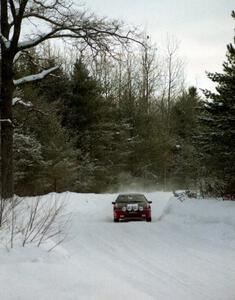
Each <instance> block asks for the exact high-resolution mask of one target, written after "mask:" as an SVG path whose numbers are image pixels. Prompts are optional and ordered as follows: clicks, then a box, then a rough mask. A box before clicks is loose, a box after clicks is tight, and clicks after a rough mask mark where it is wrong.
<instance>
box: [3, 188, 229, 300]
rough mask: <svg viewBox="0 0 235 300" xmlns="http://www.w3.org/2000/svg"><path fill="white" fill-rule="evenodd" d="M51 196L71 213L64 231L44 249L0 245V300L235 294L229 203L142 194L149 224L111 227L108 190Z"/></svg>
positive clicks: (190, 298) (140, 299) (202, 298)
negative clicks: (51, 246) (65, 233)
mask: <svg viewBox="0 0 235 300" xmlns="http://www.w3.org/2000/svg"><path fill="white" fill-rule="evenodd" d="M52 196H53V197H54V198H55V199H58V200H59V201H61V200H65V201H66V202H67V204H68V205H67V208H66V209H67V211H66V212H67V213H70V212H72V214H73V217H72V224H71V228H70V233H69V236H68V238H67V240H66V241H65V243H63V244H62V245H60V246H58V247H57V248H56V249H55V250H54V251H53V252H49V253H48V252H47V251H46V248H44V247H42V248H35V247H33V246H28V247H27V248H26V249H24V250H22V249H21V248H16V249H13V250H11V251H7V250H6V249H5V248H4V245H1V248H0V265H1V268H0V299H1V300H32V299H34V300H39V299H43V300H53V299H56V300H64V299H66V300H67V299H72V300H77V299H81V300H88V299H89V300H106V299H107V300H109V299H112V300H123V299H128V300H150V299H152V300H154V299H155V300H156V299H158V300H169V299H174V300H182V299H187V300H222V299H223V300H234V299H235V285H234V281H235V243H234V241H235V233H234V226H235V221H234V219H235V218H234V215H235V202H226V201H216V200H214V201H212V200H196V199H188V200H186V201H184V202H180V201H178V200H177V199H175V198H174V197H171V194H169V193H163V192H156V193H148V194H146V196H147V198H148V199H149V200H152V201H153V203H152V210H153V222H152V223H147V222H123V223H117V224H116V223H113V221H112V204H111V202H112V201H113V200H114V199H115V197H116V196H117V195H116V194H102V195H96V194H75V193H63V194H50V195H48V196H45V197H44V200H45V201H46V200H48V199H49V198H50V199H51V197H52ZM52 242H53V241H52ZM45 247H46V246H45ZM12 287H14V288H12Z"/></svg>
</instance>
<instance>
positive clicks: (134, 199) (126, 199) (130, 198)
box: [116, 195, 147, 203]
mask: <svg viewBox="0 0 235 300" xmlns="http://www.w3.org/2000/svg"><path fill="white" fill-rule="evenodd" d="M146 201H147V200H146V198H145V196H144V195H119V196H118V197H117V199H116V203H142V202H146Z"/></svg>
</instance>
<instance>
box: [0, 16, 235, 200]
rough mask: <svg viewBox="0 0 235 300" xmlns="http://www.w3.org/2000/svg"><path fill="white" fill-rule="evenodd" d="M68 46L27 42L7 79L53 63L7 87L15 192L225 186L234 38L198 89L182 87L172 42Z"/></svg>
mask: <svg viewBox="0 0 235 300" xmlns="http://www.w3.org/2000/svg"><path fill="white" fill-rule="evenodd" d="M233 17H235V16H234V13H233ZM101 25H102V24H100V23H97V26H101ZM94 26H96V25H94ZM97 28H98V27H97ZM107 30H111V29H107ZM115 34H116V32H114V33H113V35H114V36H115ZM41 42H43V41H41ZM99 42H100V41H99V40H97V41H95V43H94V45H95V46H94V47H101V48H102V47H103V44H99ZM105 42H106V43H108V41H105ZM96 43H97V44H98V45H97V44H96ZM3 44H4V41H3V40H2V49H3ZM33 46H36V45H33ZM76 46H77V47H70V46H69V45H66V46H65V47H64V48H63V50H61V51H60V52H58V51H56V50H55V49H56V48H57V46H55V44H52V43H51V44H50V43H48V42H44V43H42V44H41V46H40V47H28V48H29V49H25V50H27V51H24V52H23V53H22V55H21V56H20V57H19V58H18V59H17V61H16V62H15V63H14V67H12V72H13V73H14V77H15V78H16V79H17V78H22V77H24V76H26V75H28V74H39V73H40V72H41V70H42V67H43V68H44V69H47V70H50V68H53V67H54V66H59V68H58V69H56V70H53V71H54V72H53V75H52V74H51V75H49V76H47V77H46V78H44V79H43V80H42V81H31V82H29V83H28V84H24V85H20V86H19V87H18V88H16V89H15V90H12V91H11V92H14V95H13V103H12V104H13V106H12V109H13V112H12V113H13V119H12V120H13V126H12V128H13V130H14V139H13V140H14V146H13V152H14V153H13V157H14V164H13V165H14V174H15V176H14V186H15V193H17V194H19V195H36V194H43V193H48V192H51V191H57V192H61V191H65V190H71V191H77V192H104V191H108V190H109V191H110V190H112V191H115V190H118V189H120V188H123V187H128V188H133V189H135V188H140V187H141V188H143V187H144V188H153V189H164V190H171V189H181V188H182V189H186V188H192V189H200V190H201V191H203V192H204V193H212V194H214V193H220V194H222V193H223V192H224V190H226V189H228V188H230V189H231V188H232V187H233V184H234V183H233V182H232V178H234V169H235V168H234V161H235V157H234V149H233V148H234V147H233V143H234V140H235V137H234V134H235V125H234V122H235V119H234V109H235V107H234V103H235V101H234V97H235V96H234V95H235V78H234V76H235V49H234V44H229V45H228V51H227V60H226V62H225V63H224V65H223V67H224V72H223V73H222V74H217V73H216V74H208V76H209V78H210V79H211V80H212V81H214V82H215V83H216V84H217V88H216V92H211V91H204V94H202V93H199V91H197V89H196V88H195V87H187V85H186V84H185V81H184V69H183V63H182V61H181V59H180V57H179V55H178V45H177V43H176V42H175V40H173V39H168V42H167V46H166V49H165V52H164V55H163V56H162V55H160V54H159V53H158V50H156V49H155V46H154V45H152V44H151V41H150V39H149V37H148V36H147V37H145V36H144V37H143V38H141V42H140V43H139V45H135V46H134V47H135V48H134V51H126V49H124V48H122V47H121V46H120V47H119V48H118V51H117V49H116V50H115V55H110V53H112V52H110V51H111V50H110V51H108V52H106V51H97V52H95V53H94V52H92V51H89V50H87V49H86V47H83V42H81V47H80V45H76ZM93 50H94V49H93ZM68 53H69V54H68ZM4 76H5V75H4V74H3V73H2V77H1V82H2V85H3V84H4V80H3V77H4ZM199 94H200V96H199ZM1 125H2V126H6V124H5V123H4V122H1ZM11 130H12V129H11ZM215 186H216V189H215Z"/></svg>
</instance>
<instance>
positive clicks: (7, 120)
mask: <svg viewBox="0 0 235 300" xmlns="http://www.w3.org/2000/svg"><path fill="white" fill-rule="evenodd" d="M0 122H1V123H2V122H7V123H10V124H12V121H11V119H0Z"/></svg>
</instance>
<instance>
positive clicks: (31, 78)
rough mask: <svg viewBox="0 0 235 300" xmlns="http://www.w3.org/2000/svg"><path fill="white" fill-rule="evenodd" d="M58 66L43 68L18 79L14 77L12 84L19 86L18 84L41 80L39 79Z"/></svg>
mask: <svg viewBox="0 0 235 300" xmlns="http://www.w3.org/2000/svg"><path fill="white" fill-rule="evenodd" d="M58 68H59V67H58V66H56V67H53V68H50V69H48V70H43V71H42V72H40V73H38V74H33V75H29V76H25V77H23V78H20V79H16V80H14V81H13V82H14V85H15V86H19V85H22V84H24V83H28V82H33V81H37V80H41V79H43V78H45V77H46V76H47V75H49V74H50V73H52V72H54V71H55V70H57V69H58Z"/></svg>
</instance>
